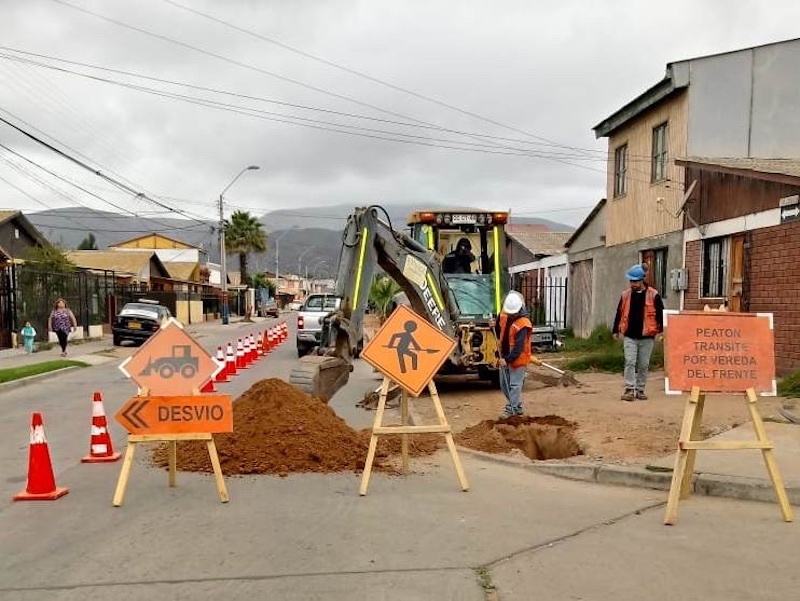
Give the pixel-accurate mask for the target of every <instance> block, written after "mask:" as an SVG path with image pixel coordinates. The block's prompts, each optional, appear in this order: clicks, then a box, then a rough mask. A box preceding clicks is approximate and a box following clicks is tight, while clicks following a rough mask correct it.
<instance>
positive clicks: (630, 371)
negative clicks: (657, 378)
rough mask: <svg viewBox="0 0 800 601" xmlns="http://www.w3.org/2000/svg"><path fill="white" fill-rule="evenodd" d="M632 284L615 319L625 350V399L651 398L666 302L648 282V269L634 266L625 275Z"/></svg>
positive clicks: (618, 307)
mask: <svg viewBox="0 0 800 601" xmlns="http://www.w3.org/2000/svg"><path fill="white" fill-rule="evenodd" d="M625 275H626V277H627V278H628V281H629V282H630V287H629V288H628V289H627V290H625V291H624V292H623V293H622V296H621V297H620V299H619V304H618V305H617V315H616V317H615V318H614V337H615V338H618V339H619V338H622V347H623V350H624V352H625V391H624V392H623V393H622V400H623V401H633V400H641V401H645V400H647V395H645V393H644V387H645V384H647V371H648V370H649V368H650V354H651V353H652V352H653V340H654V339H655V337H656V336H657V335H658V334H660V333H661V332H663V331H664V303H663V301H662V300H661V295H659V294H658V290H656V289H655V288H653V287H651V286H648V285H647V284H646V283H645V282H644V278H645V271H644V269H642V266H641V265H634V266H633V267H631V268H630V269H629V270H628V272H627V273H626V274H625Z"/></svg>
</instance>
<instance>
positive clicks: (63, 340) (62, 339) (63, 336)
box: [56, 330, 69, 353]
mask: <svg viewBox="0 0 800 601" xmlns="http://www.w3.org/2000/svg"><path fill="white" fill-rule="evenodd" d="M56 336H58V344H60V345H61V352H62V353H66V352H67V336H69V332H64V331H63V330H58V331H57V332H56Z"/></svg>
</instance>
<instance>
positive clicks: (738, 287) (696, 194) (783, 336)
mask: <svg viewBox="0 0 800 601" xmlns="http://www.w3.org/2000/svg"><path fill="white" fill-rule="evenodd" d="M676 163H677V164H678V165H679V166H681V167H683V168H685V177H686V181H687V182H688V183H689V185H690V188H691V190H692V193H691V196H690V197H689V198H688V200H687V202H686V206H685V207H684V212H683V216H684V226H685V230H684V232H683V235H684V244H685V262H684V265H685V272H683V274H681V279H682V282H681V284H680V286H679V287H680V288H683V290H682V292H681V305H680V306H681V308H682V309H687V310H702V309H703V308H704V307H705V306H706V305H709V306H712V307H716V306H718V305H720V304H727V305H728V308H729V309H730V310H732V311H748V312H754V313H755V312H766V313H772V314H773V316H774V324H775V362H776V370H777V372H778V374H779V375H783V374H785V373H787V372H789V371H791V370H793V369H796V368H798V367H800V305H798V300H797V299H798V298H800V278H798V277H797V265H796V262H797V257H798V256H800V159H751V158H707V157H687V158H684V159H678V160H676ZM676 277H677V276H676Z"/></svg>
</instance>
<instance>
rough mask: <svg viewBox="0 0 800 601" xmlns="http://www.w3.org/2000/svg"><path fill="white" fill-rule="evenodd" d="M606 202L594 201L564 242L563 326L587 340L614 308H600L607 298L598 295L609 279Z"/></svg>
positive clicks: (603, 323) (604, 321) (606, 296)
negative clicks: (566, 312) (566, 313)
mask: <svg viewBox="0 0 800 601" xmlns="http://www.w3.org/2000/svg"><path fill="white" fill-rule="evenodd" d="M605 207H606V199H605V198H603V199H602V200H600V202H598V203H597V204H596V205H595V206H594V208H593V209H592V211H591V213H589V215H587V217H586V219H584V220H583V222H582V223H581V224H580V225H579V226H578V229H576V230H575V231H574V232H573V233H572V235H571V236H570V237H569V239H568V240H567V241H566V242H565V243H564V246H565V247H566V249H567V258H568V261H569V290H568V294H567V298H568V303H567V304H568V305H569V316H568V320H567V323H568V324H569V326H570V327H571V328H572V331H573V333H574V334H575V336H577V337H578V338H587V337H588V336H589V334H591V333H592V330H593V329H595V328H596V327H598V326H601V325H605V323H606V316H607V315H608V314H609V312H611V311H614V310H615V307H616V302H615V301H614V306H604V305H603V301H607V300H608V298H609V297H608V295H600V294H598V290H599V289H601V288H602V287H603V286H604V284H605V282H608V281H609V278H610V279H611V280H612V281H613V279H614V277H615V276H616V274H612V273H609V269H608V263H607V261H606V253H605V250H606V224H605Z"/></svg>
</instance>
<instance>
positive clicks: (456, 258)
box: [442, 238, 475, 273]
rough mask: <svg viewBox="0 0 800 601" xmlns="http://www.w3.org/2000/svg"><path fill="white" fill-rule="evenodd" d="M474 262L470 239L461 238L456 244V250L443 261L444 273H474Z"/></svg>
mask: <svg viewBox="0 0 800 601" xmlns="http://www.w3.org/2000/svg"><path fill="white" fill-rule="evenodd" d="M474 261H475V255H473V254H472V243H471V242H470V241H469V238H461V239H460V240H459V241H458V243H457V244H456V248H455V250H453V251H451V252H449V253H447V256H446V257H445V258H444V261H442V271H444V272H445V273H472V263H473V262H474Z"/></svg>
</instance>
